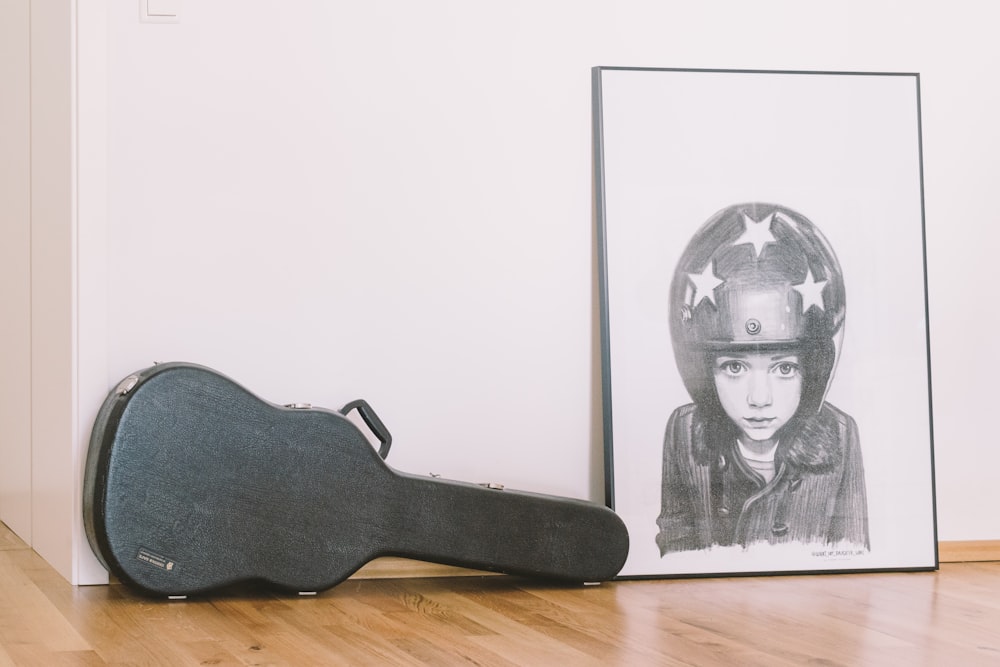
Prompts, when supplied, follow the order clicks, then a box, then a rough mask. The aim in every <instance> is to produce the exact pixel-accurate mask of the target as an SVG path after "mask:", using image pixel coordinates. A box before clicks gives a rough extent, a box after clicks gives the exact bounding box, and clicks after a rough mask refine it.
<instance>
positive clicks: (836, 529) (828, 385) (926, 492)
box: [593, 67, 938, 578]
mask: <svg viewBox="0 0 1000 667" xmlns="http://www.w3.org/2000/svg"><path fill="white" fill-rule="evenodd" d="M919 92H920V91H919V76H918V75H917V74H909V73H856V72H783V71H762V70H753V71H751V70H695V69H653V68H626V67H596V68H594V70H593V103H594V110H593V113H594V150H595V156H594V165H595V190H596V192H595V206H596V218H597V239H598V254H599V284H600V288H599V289H600V302H601V353H602V394H603V417H604V442H605V475H606V478H605V479H606V493H607V501H608V504H609V505H610V506H611V507H612V508H613V509H614V510H615V511H616V512H617V513H618V514H619V516H621V518H622V519H623V520H624V521H625V523H626V525H627V526H628V530H629V538H630V553H629V557H628V560H627V561H626V564H625V566H624V568H623V569H622V571H621V573H620V575H619V576H620V577H623V578H630V577H669V576H712V575H738V574H739V575H745V574H781V573H806V572H809V573H817V572H858V571H885V570H931V569H936V568H937V566H938V556H937V531H936V520H935V498H934V470H933V435H932V412H931V382H930V359H929V331H928V319H927V296H926V295H927V290H926V253H925V241H924V212H923V173H922V155H921V151H922V149H921V138H920V103H919V96H920V95H919Z"/></svg>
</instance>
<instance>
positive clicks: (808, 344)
mask: <svg viewBox="0 0 1000 667" xmlns="http://www.w3.org/2000/svg"><path fill="white" fill-rule="evenodd" d="M844 313H845V293H844V281H843V275H842V273H841V269H840V264H839V263H838V261H837V257H836V255H835V254H834V252H833V249H832V248H831V247H830V244H829V243H828V242H827V240H826V239H825V238H824V237H823V235H822V234H821V233H820V231H819V229H817V228H816V226H815V225H814V224H813V223H812V222H810V221H809V220H808V219H807V218H805V217H804V216H802V215H801V214H799V213H797V212H795V211H792V210H791V209H788V208H785V207H783V206H778V205H774V204H762V203H749V204H738V205H734V206H729V207H727V208H725V209H723V210H721V211H719V212H718V213H716V214H715V215H713V216H712V217H711V219H709V220H708V222H706V223H705V224H704V225H703V226H702V227H701V229H699V230H698V231H697V232H696V233H695V235H694V236H693V237H692V239H691V241H690V243H689V244H688V246H687V248H686V249H685V250H684V253H683V254H682V255H681V258H680V261H679V262H678V264H677V269H676V271H675V272H674V278H673V283H672V284H671V288H670V329H671V336H672V339H673V346H674V356H675V358H676V360H677V365H678V369H679V370H680V373H681V377H682V378H683V379H684V384H685V386H686V388H687V390H688V392H689V393H690V394H691V397H692V398H693V399H694V400H695V401H696V402H699V401H700V400H702V399H704V398H706V397H707V396H714V387H713V384H712V380H711V377H712V376H711V372H710V369H711V366H710V365H709V364H712V363H714V358H715V356H716V355H718V354H722V353H725V352H729V351H766V350H775V349H788V350H794V351H795V353H796V354H798V355H799V357H800V360H801V362H802V366H803V371H804V375H805V383H806V388H805V389H804V391H803V401H802V402H803V406H802V409H805V410H818V409H819V407H820V404H821V403H822V400H823V398H824V397H825V395H826V390H827V387H828V385H829V382H830V379H831V377H832V375H833V370H834V368H835V366H836V362H837V357H838V356H839V350H840V341H841V339H842V335H843V329H844ZM810 387H811V388H812V389H811V391H810V390H809V388H810Z"/></svg>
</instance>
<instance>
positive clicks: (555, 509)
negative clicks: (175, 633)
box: [83, 363, 628, 596]
mask: <svg viewBox="0 0 1000 667" xmlns="http://www.w3.org/2000/svg"><path fill="white" fill-rule="evenodd" d="M354 409H357V410H358V411H359V414H360V416H361V417H362V419H363V420H364V422H365V424H366V425H367V426H368V427H369V429H371V431H372V432H373V433H375V435H376V436H377V438H378V439H379V440H380V441H381V447H380V449H379V451H376V450H375V447H374V446H373V445H372V444H371V442H369V439H368V437H367V436H365V434H364V433H362V431H361V430H360V429H359V428H358V427H357V426H356V425H355V423H354V422H353V421H352V420H351V419H349V418H348V417H347V416H345V415H346V414H348V413H349V412H350V411H351V410H354ZM390 442H391V439H390V437H389V434H388V432H387V431H386V430H385V428H384V426H383V425H382V423H381V422H380V421H379V420H378V417H377V416H376V415H375V413H374V412H373V411H372V410H371V409H370V407H369V406H368V405H367V404H366V403H364V402H363V401H355V402H354V403H352V404H349V405H348V406H345V408H344V409H343V410H342V411H340V412H337V411H332V410H326V409H322V408H313V407H310V406H299V405H292V406H279V405H275V404H272V403H269V402H266V401H264V400H262V399H260V398H258V397H257V396H255V395H253V394H251V393H250V392H249V391H247V390H246V389H244V388H243V387H241V386H240V385H238V384H236V383H235V382H233V381H232V380H230V379H228V378H226V377H225V376H223V375H220V374H219V373H217V372H215V371H213V370H211V369H208V368H205V367H202V366H197V365H193V364H186V363H169V364H159V365H155V366H152V367H150V368H147V369H145V370H142V371H140V372H137V373H135V374H132V375H129V376H128V377H126V378H125V379H124V380H122V381H121V382H120V383H119V384H118V386H117V387H116V388H115V389H114V390H112V392H111V393H110V394H109V396H108V398H107V399H106V400H105V402H104V404H103V406H102V408H101V410H100V413H99V414H98V417H97V420H96V422H95V425H94V430H93V433H92V436H91V440H90V448H89V451H88V454H87V463H86V472H85V478H84V498H83V508H84V525H85V528H86V532H87V537H88V539H89V541H90V544H91V547H92V548H93V550H94V552H95V554H97V556H98V558H99V559H100V560H101V562H102V563H103V564H104V566H105V567H106V568H107V569H108V570H109V572H111V573H112V574H113V575H115V576H116V577H117V578H118V579H119V580H120V581H121V582H122V583H124V584H126V585H128V586H130V587H133V588H135V589H137V590H139V591H141V592H143V593H146V594H150V595H166V596H186V595H191V594H196V593H202V592H207V591H210V590H212V589H218V588H221V587H225V586H228V585H231V584H235V583H239V582H247V581H256V582H263V583H266V584H269V585H272V586H274V587H277V588H280V589H284V590H288V591H292V592H315V591H320V590H325V589H327V588H330V587H332V586H334V585H335V584H337V583H339V582H340V581H342V580H344V579H345V578H347V577H348V576H350V575H351V574H352V573H354V572H355V571H356V570H357V569H358V568H360V567H361V566H362V565H364V564H365V563H367V562H368V561H370V560H372V559H374V558H377V557H379V556H402V557H406V558H413V559H417V560H424V561H430V562H436V563H442V564H447V565H457V566H462V567H468V568H476V569H482V570H489V571H495V572H503V573H508V574H518V575H528V576H537V577H545V578H551V579H556V580H564V581H576V582H590V581H601V580H605V579H610V578H612V577H613V576H615V575H616V574H617V573H618V571H619V570H620V569H621V567H622V565H623V564H624V562H625V558H626V556H627V553H628V532H627V530H626V528H625V525H624V523H623V522H622V521H621V519H620V518H619V517H618V516H617V515H616V514H615V513H614V512H613V511H611V510H610V509H608V508H607V507H604V506H602V505H598V504H596V503H591V502H587V501H582V500H574V499H568V498H560V497H555V496H547V495H542V494H536V493H528V492H523V491H512V490H506V489H498V488H489V487H484V486H482V485H479V484H471V483H465V482H456V481H449V480H442V479H438V478H433V477H422V476H415V475H410V474H406V473H402V472H398V471H396V470H394V469H392V468H390V467H389V466H388V465H386V464H385V463H384V461H383V459H384V457H385V455H386V454H387V453H388V449H389V445H390Z"/></svg>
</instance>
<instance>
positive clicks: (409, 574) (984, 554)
mask: <svg viewBox="0 0 1000 667" xmlns="http://www.w3.org/2000/svg"><path fill="white" fill-rule="evenodd" d="M938 560H939V561H941V562H942V563H974V562H984V561H995V560H1000V540H973V541H964V542H962V541H948V542H938ZM492 574H493V573H492V572H483V571H482V570H470V569H466V568H462V567H452V566H450V565H437V564H435V563H425V562H423V561H419V560H409V559H408V558H377V559H375V560H373V561H371V562H370V563H368V564H367V565H365V566H364V567H362V568H361V569H360V570H358V571H357V572H355V573H354V578H355V579H407V578H419V577H473V576H475V577H481V576H487V575H492Z"/></svg>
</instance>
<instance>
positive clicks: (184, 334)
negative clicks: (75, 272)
mask: <svg viewBox="0 0 1000 667" xmlns="http://www.w3.org/2000/svg"><path fill="white" fill-rule="evenodd" d="M106 5H107V24H106V25H105V26H100V27H98V26H95V25H94V24H93V23H88V24H87V25H88V26H89V27H88V28H87V30H88V31H89V32H87V35H89V36H90V37H93V36H94V35H100V34H101V30H102V28H106V34H107V38H106V40H105V41H104V43H103V45H102V46H104V47H106V51H107V53H106V55H107V71H106V74H107V97H106V98H105V99H104V100H103V101H105V102H106V107H103V106H102V104H101V102H102V100H97V101H96V102H94V115H93V118H94V119H97V120H95V121H94V122H93V123H88V124H87V125H86V127H87V128H88V130H87V131H88V132H93V134H90V135H89V136H90V138H91V140H92V141H94V142H95V144H92V145H91V149H92V150H94V151H96V152H97V153H100V149H101V148H102V147H104V148H106V149H107V156H106V157H107V166H106V169H105V167H103V166H101V165H98V167H97V168H96V170H90V169H83V170H82V171H81V175H80V178H81V179H84V180H85V179H86V177H87V174H89V173H95V174H97V176H96V177H95V178H96V179H97V180H96V182H94V183H93V184H92V185H90V186H84V187H82V188H81V189H80V191H79V193H78V194H79V195H80V196H81V197H84V198H87V197H89V198H90V203H91V206H92V207H93V208H91V209H90V211H91V212H94V211H97V212H98V214H97V215H95V216H94V217H93V218H92V219H91V221H90V222H89V223H85V222H84V218H83V217H81V224H82V227H81V233H82V234H87V233H90V232H91V231H93V230H95V229H96V230H98V233H96V234H95V235H94V236H91V237H88V238H89V240H88V241H87V243H90V244H91V246H90V247H91V248H92V249H96V248H98V246H99V247H100V248H101V249H106V253H107V261H106V262H104V261H99V262H97V266H94V265H91V266H89V267H83V266H81V270H82V271H83V273H82V276H81V283H80V285H81V286H82V287H81V289H83V290H84V293H85V294H86V295H87V296H88V298H89V299H90V301H89V302H88V303H90V304H91V305H92V306H93V304H97V306H96V307H88V308H89V309H88V308H84V310H83V311H81V312H84V316H85V317H88V318H90V321H89V323H88V324H87V326H86V327H84V328H85V330H86V331H87V332H89V334H88V335H90V336H91V339H90V340H91V343H87V344H86V345H87V347H85V348H84V347H81V350H83V353H82V354H81V357H80V359H78V360H77V362H80V363H89V364H90V365H91V372H88V373H87V374H85V380H86V381H81V385H80V387H79V390H80V396H82V397H83V402H81V404H80V405H81V407H80V413H79V415H78V420H79V424H86V423H87V422H88V420H89V419H92V417H93V414H94V413H96V410H97V404H96V403H97V402H99V401H98V400H94V399H95V397H97V396H99V395H100V393H101V392H102V391H103V390H105V389H106V388H107V386H108V384H109V383H110V382H113V381H115V380H117V379H118V378H120V377H121V376H123V375H125V374H127V373H128V372H130V371H132V370H134V369H136V368H138V367H142V366H145V365H148V364H149V363H151V362H153V361H154V360H157V361H162V360H168V359H185V360H191V361H197V362H201V363H205V364H208V365H211V366H214V367H216V368H218V369H220V370H222V371H223V372H225V373H227V374H229V375H231V376H233V377H234V378H236V379H237V380H239V381H241V382H242V383H244V384H245V385H247V386H248V387H249V388H251V389H252V390H254V391H256V392H257V393H259V394H261V395H262V396H264V397H265V398H268V399H270V400H273V401H275V402H291V401H309V402H312V403H315V404H320V405H327V406H338V405H340V404H342V403H344V402H346V401H347V400H349V399H352V398H355V397H357V396H363V397H365V398H367V399H368V400H369V401H370V402H371V403H372V404H373V405H374V406H375V407H376V409H377V410H378V411H379V413H380V414H381V416H382V417H383V419H384V421H385V422H386V423H387V424H388V425H389V427H390V428H391V430H392V431H393V434H394V436H395V438H396V444H395V446H394V451H393V453H392V454H391V455H390V463H392V464H393V465H394V466H395V467H397V468H399V469H401V470H406V471H409V472H415V473H423V472H435V473H438V474H441V475H443V476H445V477H451V478H457V479H464V480H469V481H486V480H496V481H501V482H504V483H506V484H507V485H509V486H512V487H516V488H525V489H533V490H538V491H543V492H549V493H556V494H562V495H570V496H578V497H583V496H589V497H592V498H595V499H596V498H599V496H600V488H601V483H602V482H601V480H602V474H603V473H602V470H601V458H602V455H601V451H600V428H599V414H598V406H599V402H598V399H597V395H598V380H597V373H596V370H595V369H596V368H597V362H596V359H595V350H596V333H595V332H596V328H595V315H594V309H595V296H594V294H595V290H594V287H593V285H594V275H595V265H594V259H593V256H594V251H593V223H592V206H591V196H592V187H591V145H590V119H591V115H590V114H591V111H590V99H591V91H590V68H591V67H592V66H594V65H628V66H664V67H665V66H669V67H724V68H762V69H808V70H860V71H907V72H914V71H916V72H920V73H921V84H922V91H923V128H924V135H923V136H924V161H925V185H926V215H927V222H928V230H927V236H928V244H929V247H928V262H929V269H930V271H929V273H930V281H931V287H930V302H931V328H932V339H933V370H934V375H935V397H934V398H935V409H936V414H935V431H936V443H935V444H936V462H937V470H936V472H937V481H938V511H939V528H940V534H939V537H940V538H941V539H943V540H964V539H970V540H973V539H1000V520H998V519H996V518H994V517H993V513H992V512H990V511H984V509H986V508H991V507H993V506H995V505H997V503H998V501H1000V485H997V484H995V483H994V481H993V477H995V475H994V474H993V473H992V471H993V470H995V469H996V468H997V464H998V463H1000V451H998V450H997V449H996V448H994V447H992V446H991V443H990V442H989V440H988V437H989V436H988V435H986V434H987V433H989V432H990V429H989V426H990V425H991V422H990V420H989V418H988V415H989V414H990V412H989V411H990V408H991V407H992V400H991V399H992V387H993V381H992V378H991V377H989V375H988V373H987V372H984V371H982V370H980V369H981V368H982V366H983V360H982V359H981V357H982V356H983V355H982V353H980V352H979V351H978V349H977V348H978V347H979V345H977V343H978V342H979V340H980V338H981V337H982V336H986V337H987V338H988V337H990V336H991V335H992V333H993V332H994V331H995V330H996V327H997V324H998V321H997V320H998V316H997V313H996V311H995V310H994V309H990V308H989V306H988V305H980V299H979V298H978V297H987V298H988V296H989V292H988V291H987V290H986V289H985V288H986V285H987V284H988V283H987V282H985V280H986V279H984V278H982V276H983V275H988V274H987V273H986V271H987V270H988V268H989V267H990V266H991V265H992V264H993V253H992V248H993V245H994V244H995V243H996V241H997V235H998V232H997V231H996V225H995V224H993V223H994V218H995V215H996V214H995V207H994V205H993V198H992V194H991V193H992V190H993V188H992V187H991V186H992V184H993V182H994V181H996V180H997V176H998V173H997V172H998V170H1000V166H998V165H997V163H996V161H995V159H994V158H993V156H994V155H995V154H996V151H997V148H998V144H1000V137H998V136H997V133H998V131H1000V130H998V129H997V126H996V123H995V122H994V119H995V118H996V117H997V115H998V114H997V111H998V101H1000V100H998V90H1000V88H998V85H997V84H996V83H995V76H994V72H993V68H994V66H995V63H996V53H997V50H996V47H995V46H994V45H993V44H994V39H993V34H992V26H993V25H995V23H996V19H997V18H998V16H997V15H998V14H1000V10H995V9H992V6H991V5H988V4H987V3H981V2H975V1H974V0H963V1H959V2H953V3H948V4H942V3H933V2H930V1H929V0H921V1H920V2H909V3H903V2H895V1H892V2H890V1H888V0H882V1H875V2H871V1H867V2H866V1H861V0H851V1H849V2H837V3H832V2H830V3H800V2H794V1H792V0H788V1H775V0H771V1H762V2H755V3H743V2H737V1H735V0H731V1H728V2H722V3H681V2H662V1H657V2H653V1H639V0H630V1H629V0H626V1H616V2H608V1H604V0H601V1H598V0H591V1H589V2H588V1H574V2H570V1H569V0H559V1H556V0H552V1H549V2H516V1H509V0H507V1H505V2H493V1H488V2H478V3H463V2H446V1H444V0H433V1H429V2H424V3H409V2H404V1H403V0H382V1H380V2H365V3H332V2H326V1H321V0H290V1H289V2H284V3H273V2H263V1H261V0H203V1H201V2H186V3H183V8H182V15H181V21H180V23H178V24H168V25H153V24H141V23H139V22H138V18H137V11H136V3H135V2H132V1H131V0H114V1H109V2H107V3H106ZM86 6H87V7H88V8H89V9H88V10H87V11H89V12H93V11H95V10H94V9H93V8H94V7H99V5H98V4H91V3H87V5H86ZM100 52H101V49H100V48H96V49H95V50H94V51H93V53H100ZM97 69H100V68H97ZM82 90H84V91H86V90H95V89H94V88H83V89H82ZM96 90H98V91H101V90H102V88H101V87H100V86H98V87H97V88H96ZM81 94H83V93H81ZM737 108H738V105H737ZM101 118H105V119H106V125H104V124H102V123H101V122H100V119H101ZM97 125H100V127H98V128H97V129H94V128H95V127H97ZM103 128H106V131H107V140H106V142H102V141H101V140H100V137H101V136H102V134H101V133H102V132H103V131H104V130H103ZM85 134H86V133H85ZM85 139H86V136H84V137H83V138H81V140H85ZM102 170H103V171H102ZM33 173H35V172H34V171H33ZM104 175H106V177H107V181H106V183H104V182H103V181H102V179H103V176H104ZM81 182H82V181H81ZM105 192H106V194H107V197H106V199H105V198H103V197H102V196H101V195H102V194H103V193H105ZM104 205H106V211H107V215H106V219H105V217H104V216H102V215H100V214H99V213H100V210H101V207H102V206H104ZM4 214H5V215H6V211H4ZM105 222H106V229H105ZM105 232H106V233H107V242H106V246H105V245H101V243H102V241H101V239H103V238H104V237H103V234H104V233H105ZM95 252H97V255H99V254H100V252H99V251H97V250H95ZM94 256H95V255H94V254H93V253H90V252H88V253H84V254H83V255H81V257H94ZM102 259H103V258H102ZM102 267H103V268H102ZM36 270H40V269H36ZM54 270H55V269H54ZM105 270H106V274H105V273H104V271H105ZM105 281H106V284H107V289H106V291H105V290H102V289H101V286H102V285H104V284H105ZM95 284H96V287H95ZM104 298H106V300H107V303H106V305H102V301H103V300H104ZM105 307H106V318H105V317H104V309H105ZM95 318H96V320H97V321H99V322H95ZM38 324H40V323H38V322H36V325H38ZM77 324H79V323H77ZM105 325H106V326H105ZM95 331H106V335H95V334H94V332H95ZM36 333H37V332H36ZM970 334H971V336H970ZM94 340H104V341H106V345H104V346H101V347H100V349H95V348H94V344H95V343H94V342H93V341H94ZM91 354H93V355H96V356H90V355H91ZM95 360H96V361H95ZM105 370H106V372H104V371H105ZM95 379H96V380H97V383H96V384H98V385H99V386H97V387H95V386H94V384H95ZM88 382H89V384H87V383H88ZM88 397H90V398H88ZM918 409H919V406H918ZM83 444H84V443H82V442H80V441H78V442H77V446H78V447H79V446H81V445H83ZM973 462H974V463H973ZM970 463H973V465H970Z"/></svg>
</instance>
